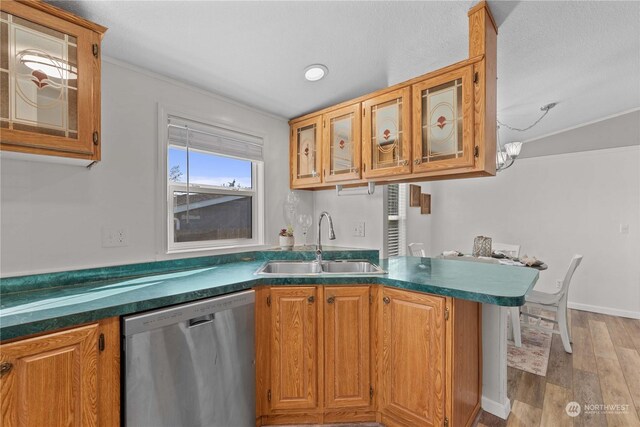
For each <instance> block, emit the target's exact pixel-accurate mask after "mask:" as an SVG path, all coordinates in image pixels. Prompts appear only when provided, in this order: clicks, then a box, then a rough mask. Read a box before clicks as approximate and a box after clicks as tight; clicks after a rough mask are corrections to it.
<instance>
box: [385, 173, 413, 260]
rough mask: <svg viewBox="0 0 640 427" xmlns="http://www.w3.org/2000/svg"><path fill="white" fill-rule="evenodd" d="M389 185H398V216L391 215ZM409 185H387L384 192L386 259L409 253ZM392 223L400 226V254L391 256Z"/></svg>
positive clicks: (398, 238)
mask: <svg viewBox="0 0 640 427" xmlns="http://www.w3.org/2000/svg"><path fill="white" fill-rule="evenodd" d="M389 185H397V186H398V197H397V204H398V207H397V210H398V213H397V214H396V215H391V214H389ZM408 187H409V186H408V184H388V185H385V188H384V192H383V195H384V197H383V201H384V215H383V217H384V226H383V230H384V257H385V258H389V257H391V256H404V255H406V253H407V251H406V249H407V245H406V243H407V194H408ZM391 221H395V222H397V225H398V237H397V241H398V253H397V254H390V248H389V229H390V228H389V225H390V224H389V223H390V222H391Z"/></svg>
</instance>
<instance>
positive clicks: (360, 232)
mask: <svg viewBox="0 0 640 427" xmlns="http://www.w3.org/2000/svg"><path fill="white" fill-rule="evenodd" d="M352 234H353V237H364V236H365V222H364V221H355V222H354V223H353V233H352Z"/></svg>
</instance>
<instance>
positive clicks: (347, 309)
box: [324, 286, 372, 409]
mask: <svg viewBox="0 0 640 427" xmlns="http://www.w3.org/2000/svg"><path fill="white" fill-rule="evenodd" d="M369 292H370V291H369V286H343V287H337V286H332V287H326V288H325V289H324V299H325V303H324V381H325V383H324V389H325V407H326V408H331V409H347V408H363V407H365V408H367V407H370V406H371V400H372V398H371V393H370V392H371V390H372V383H371V359H370V347H369V346H370V337H369V312H370V310H369V306H370V302H369V294H370V293H369Z"/></svg>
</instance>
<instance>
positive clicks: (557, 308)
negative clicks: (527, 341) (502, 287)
mask: <svg viewBox="0 0 640 427" xmlns="http://www.w3.org/2000/svg"><path fill="white" fill-rule="evenodd" d="M581 262H582V255H574V256H573V259H572V260H571V263H570V264H569V269H568V270H567V273H566V274H565V276H564V280H563V281H562V286H561V287H560V290H559V291H558V292H556V293H547V292H540V291H536V290H532V291H529V293H528V294H527V295H525V301H526V302H525V305H524V310H523V312H522V317H523V320H522V324H521V327H523V328H532V329H537V330H540V331H543V332H551V333H554V334H560V338H562V345H563V346H564V351H566V352H567V353H572V349H571V331H570V329H569V318H568V316H567V298H568V297H569V284H570V283H571V278H572V277H573V273H574V272H575V271H576V268H578V266H579V265H580V263H581ZM534 307H535V308H539V309H542V310H547V311H551V312H555V313H556V315H555V319H550V318H547V317H544V316H541V315H538V314H532V313H531V311H530V310H529V309H530V308H534ZM529 318H534V319H537V320H538V321H537V322H536V323H533V324H532V323H531V322H529ZM541 321H545V322H549V323H552V324H554V325H556V324H557V325H558V330H556V329H555V328H552V329H549V328H545V327H543V326H540V322H541ZM513 333H514V341H515V339H516V336H515V334H516V330H515V328H514V331H513ZM519 333H520V330H519V328H518V334H519ZM517 338H518V341H520V337H517Z"/></svg>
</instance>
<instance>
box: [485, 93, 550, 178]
mask: <svg viewBox="0 0 640 427" xmlns="http://www.w3.org/2000/svg"><path fill="white" fill-rule="evenodd" d="M556 105H557V103H555V102H552V103H550V104H546V105H543V106H542V107H540V111H542V115H541V116H540V117H539V118H538V120H536V121H535V122H533V124H532V125H531V126H527V127H526V128H516V127H512V126H509V125H507V124H505V123H502V122H501V121H500V120H497V123H498V124H497V127H496V172H501V171H503V170H505V169H508V168H509V167H511V166H512V165H513V164H514V163H515V161H516V159H517V158H518V156H519V155H520V150H521V149H522V142H520V141H515V142H508V143H506V144H504V145H502V144H501V143H500V127H501V126H504V127H505V128H507V129H510V130H513V131H516V132H525V131H528V130H529V129H531V128H532V127H534V126H535V125H537V124H538V123H540V121H541V120H542V119H543V118H544V116H546V115H547V113H549V110H551V109H552V108H553V107H555V106H556Z"/></svg>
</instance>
